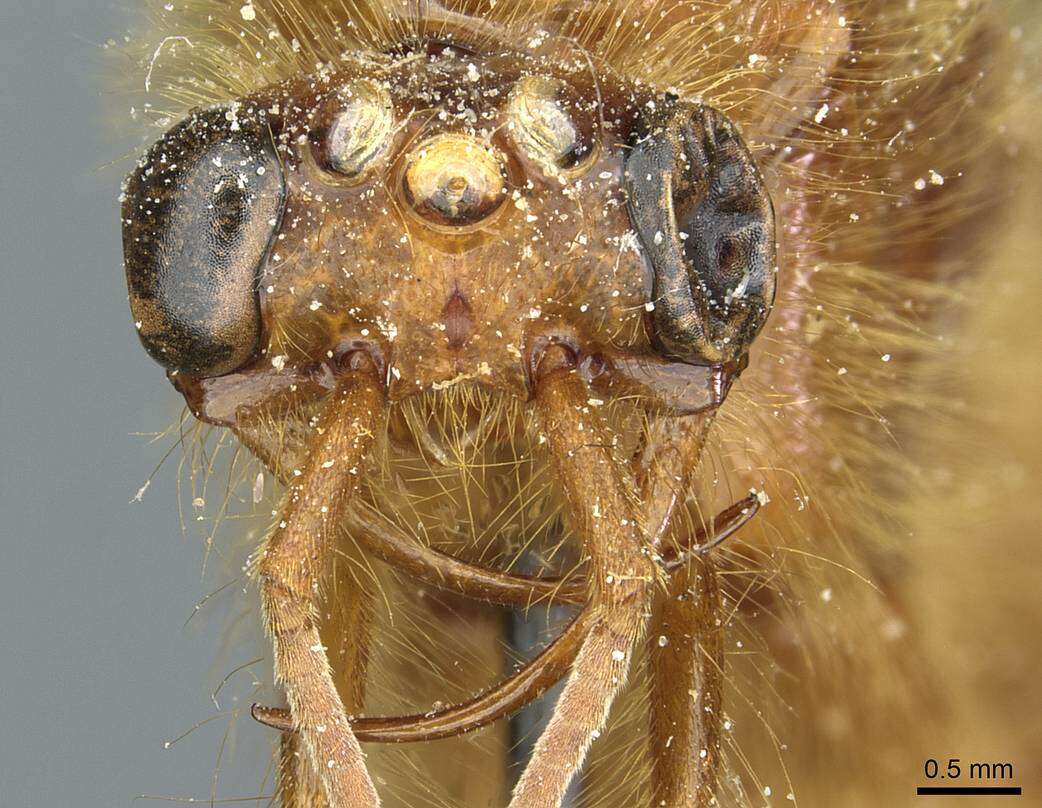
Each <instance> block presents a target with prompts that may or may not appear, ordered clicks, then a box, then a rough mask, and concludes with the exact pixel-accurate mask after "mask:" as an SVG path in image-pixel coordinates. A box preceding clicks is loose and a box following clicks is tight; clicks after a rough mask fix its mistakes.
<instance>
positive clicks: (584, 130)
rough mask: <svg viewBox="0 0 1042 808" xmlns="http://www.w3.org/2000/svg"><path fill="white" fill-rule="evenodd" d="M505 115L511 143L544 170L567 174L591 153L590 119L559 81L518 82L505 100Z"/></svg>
mask: <svg viewBox="0 0 1042 808" xmlns="http://www.w3.org/2000/svg"><path fill="white" fill-rule="evenodd" d="M507 115H508V117H509V120H510V124H509V131H510V133H511V135H512V136H513V138H514V140H515V141H517V142H518V144H519V145H520V146H521V147H522V149H523V150H524V151H525V153H526V154H527V155H528V156H529V157H530V158H531V159H532V160H534V161H535V162H537V163H540V164H542V165H543V166H545V167H548V168H550V169H552V170H558V171H570V170H573V169H575V168H576V167H578V166H580V165H581V164H582V163H583V162H584V161H585V160H586V158H587V157H589V156H590V155H591V154H593V151H594V133H593V125H592V120H591V119H590V116H589V115H583V114H582V111H581V105H580V104H579V100H578V98H577V97H576V94H575V92H574V91H573V90H572V89H571V88H570V87H568V86H567V85H566V84H565V83H564V82H563V81H560V80H559V79H554V78H548V77H545V76H529V77H527V78H524V79H522V80H521V81H519V82H518V83H517V86H516V87H514V89H513V91H512V92H511V94H510V98H509V99H508V101H507Z"/></svg>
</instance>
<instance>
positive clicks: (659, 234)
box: [655, 230, 664, 244]
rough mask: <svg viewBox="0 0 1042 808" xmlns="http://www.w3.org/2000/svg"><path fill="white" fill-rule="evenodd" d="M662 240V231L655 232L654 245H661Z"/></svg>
mask: <svg viewBox="0 0 1042 808" xmlns="http://www.w3.org/2000/svg"><path fill="white" fill-rule="evenodd" d="M663 238H664V237H663V235H662V231H661V230H656V231H655V243H656V244H661V243H662V239H663Z"/></svg>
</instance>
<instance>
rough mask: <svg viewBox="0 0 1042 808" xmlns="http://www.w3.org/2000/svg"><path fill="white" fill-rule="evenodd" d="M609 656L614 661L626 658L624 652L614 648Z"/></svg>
mask: <svg viewBox="0 0 1042 808" xmlns="http://www.w3.org/2000/svg"><path fill="white" fill-rule="evenodd" d="M611 658H612V659H614V660H615V661H616V662H622V661H623V660H624V659H625V658H626V652H625V651H620V650H619V649H617V648H616V649H615V650H614V651H612V652H611Z"/></svg>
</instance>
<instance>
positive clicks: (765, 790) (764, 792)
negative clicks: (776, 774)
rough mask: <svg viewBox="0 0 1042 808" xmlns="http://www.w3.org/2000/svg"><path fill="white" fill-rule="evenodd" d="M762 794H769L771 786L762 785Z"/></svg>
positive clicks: (766, 795) (767, 795)
mask: <svg viewBox="0 0 1042 808" xmlns="http://www.w3.org/2000/svg"><path fill="white" fill-rule="evenodd" d="M763 796H765V797H769V796H771V787H770V786H764V787H763Z"/></svg>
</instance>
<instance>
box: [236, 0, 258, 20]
mask: <svg viewBox="0 0 1042 808" xmlns="http://www.w3.org/2000/svg"><path fill="white" fill-rule="evenodd" d="M239 13H240V14H241V15H242V18H243V19H244V20H246V22H251V21H252V20H255V19H257V11H256V10H255V9H254V8H253V3H247V4H246V5H244V6H243V7H242V8H240V9H239Z"/></svg>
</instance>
